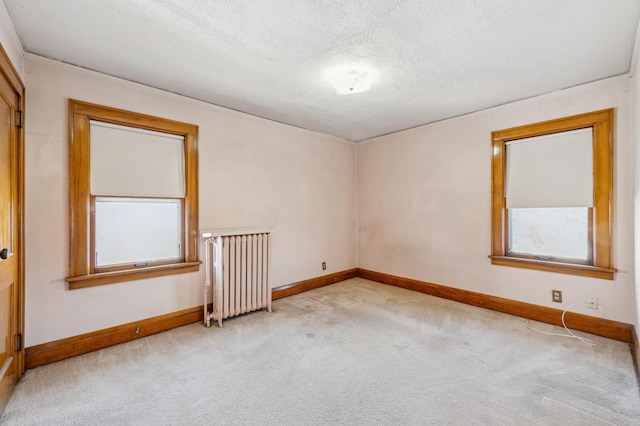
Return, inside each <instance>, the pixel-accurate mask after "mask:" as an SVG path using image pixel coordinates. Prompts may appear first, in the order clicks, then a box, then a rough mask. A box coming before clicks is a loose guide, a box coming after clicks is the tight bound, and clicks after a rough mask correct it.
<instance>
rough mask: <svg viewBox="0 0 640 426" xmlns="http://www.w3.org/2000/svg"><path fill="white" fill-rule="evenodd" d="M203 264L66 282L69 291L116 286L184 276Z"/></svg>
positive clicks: (133, 270)
mask: <svg viewBox="0 0 640 426" xmlns="http://www.w3.org/2000/svg"><path fill="white" fill-rule="evenodd" d="M201 263H202V262H200V261H198V262H184V263H173V264H171V265H160V266H152V267H148V268H139V269H127V270H125V271H114V272H100V273H96V274H89V275H79V276H77V277H67V278H65V281H66V282H68V283H69V290H76V289H79V288H86V287H95V286H99V285H106V284H115V283H121V282H125V281H133V280H141V279H144V278H154V277H160V276H164V275H173V274H183V273H186V272H197V271H198V270H199V269H200V264H201Z"/></svg>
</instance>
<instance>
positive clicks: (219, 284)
mask: <svg viewBox="0 0 640 426" xmlns="http://www.w3.org/2000/svg"><path fill="white" fill-rule="evenodd" d="M201 236H202V237H203V238H206V240H205V256H206V261H205V264H206V265H205V267H206V279H205V288H204V322H205V325H206V326H207V327H210V326H211V320H215V321H216V322H217V323H218V326H219V327H222V320H223V319H226V318H229V317H234V316H237V315H241V314H244V313H247V312H253V311H257V310H260V309H264V308H266V309H267V310H268V311H269V312H271V285H270V279H269V277H270V270H271V267H270V263H271V235H270V232H269V231H259V232H258V231H253V232H252V231H247V232H239V231H235V230H234V231H227V232H218V233H215V232H208V231H204V232H201ZM211 277H213V286H212V285H211ZM210 287H213V297H212V299H213V310H212V311H211V312H209V310H208V293H209V288H210Z"/></svg>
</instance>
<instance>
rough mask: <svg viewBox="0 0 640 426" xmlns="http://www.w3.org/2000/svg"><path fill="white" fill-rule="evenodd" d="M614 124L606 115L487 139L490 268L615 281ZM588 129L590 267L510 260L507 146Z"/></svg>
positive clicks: (515, 129) (588, 115) (531, 126)
mask: <svg viewBox="0 0 640 426" xmlns="http://www.w3.org/2000/svg"><path fill="white" fill-rule="evenodd" d="M613 118H614V110H613V108H611V109H606V110H600V111H594V112H590V113H586V114H580V115H574V116H571V117H564V118H560V119H556V120H550V121H544V122H540V123H534V124H528V125H524V126H519V127H513V128H510V129H505V130H498V131H494V132H492V133H491V138H492V159H491V162H492V167H491V255H490V256H489V257H490V258H491V263H492V264H494V265H502V266H513V267H519V268H526V269H536V270H541V271H548V272H558V273H563V274H571V275H579V276H585V277H592V278H603V279H609V280H612V279H614V274H615V272H617V270H616V269H615V268H614V267H613V241H612V240H613V132H614V130H613V129H614V127H613ZM589 127H591V128H592V129H593V187H594V188H593V191H594V197H593V198H594V203H593V215H592V220H591V221H590V224H589V225H590V228H592V229H591V230H590V233H591V236H590V238H591V240H592V241H593V244H592V248H591V249H592V255H591V258H592V262H591V264H589V265H585V264H579V263H566V262H562V261H560V260H559V259H554V260H545V259H540V258H533V257H525V256H521V255H511V254H510V253H509V252H508V247H509V246H508V243H509V240H508V221H509V219H508V217H507V214H508V212H507V208H506V198H505V186H504V184H505V180H506V174H505V173H506V143H507V142H509V141H513V140H518V139H524V138H530V137H534V136H543V135H549V134H553V133H560V132H566V131H570V130H578V129H584V128H589Z"/></svg>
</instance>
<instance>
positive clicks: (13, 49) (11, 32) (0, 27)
mask: <svg viewBox="0 0 640 426" xmlns="http://www.w3.org/2000/svg"><path fill="white" fill-rule="evenodd" d="M0 44H1V45H2V48H3V49H4V51H5V52H7V56H9V59H10V60H11V63H12V64H13V67H14V68H15V69H16V71H17V72H18V75H19V76H20V77H21V78H24V66H23V61H22V58H23V55H24V51H23V50H22V45H21V44H20V39H18V35H17V34H16V31H15V29H14V28H13V22H11V18H10V17H9V12H7V8H6V7H5V5H4V2H2V1H0Z"/></svg>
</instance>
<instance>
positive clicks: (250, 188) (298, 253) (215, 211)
mask: <svg viewBox="0 0 640 426" xmlns="http://www.w3.org/2000/svg"><path fill="white" fill-rule="evenodd" d="M25 79H26V85H27V92H28V95H27V98H26V100H27V118H26V120H27V133H26V234H27V241H26V251H27V256H26V259H27V264H26V267H27V271H26V274H27V278H26V293H27V294H26V339H27V341H26V344H27V346H32V345H36V344H39V343H43V342H49V341H52V340H56V339H60V338H64V337H69V336H74V335H78V334H81V333H86V332H90V331H94V330H98V329H103V328H106V327H110V326H114V325H118V324H123V323H127V322H131V321H136V320H140V319H144V318H150V317H153V316H156V315H161V314H165V313H169V312H175V311H178V310H181V309H186V308H190V307H193V306H197V305H199V304H201V303H202V287H203V283H204V272H203V271H204V269H202V271H201V272H200V273H191V274H182V275H172V276H168V277H162V278H155V279H147V280H140V281H133V282H127V283H122V284H113V285H107V286H101V287H94V288H87V289H80V290H73V291H69V290H66V285H65V283H64V278H65V277H66V276H67V272H68V271H67V263H68V207H67V201H68V191H67V176H68V173H67V144H68V141H67V125H68V120H67V99H68V98H74V99H78V100H82V101H87V102H93V103H98V104H102V105H107V106H111V107H115V108H122V109H127V110H131V111H136V112H141V113H145V114H151V115H157V116H161V117H165V118H169V119H174V120H180V121H186V122H190V123H194V124H197V125H199V126H200V138H199V150H200V228H201V229H210V228H227V227H267V228H270V229H273V230H274V231H275V233H274V240H273V249H274V254H273V263H272V268H273V272H272V278H273V280H272V281H273V282H272V285H273V286H274V287H277V286H280V285H284V284H288V283H292V282H296V281H300V280H304V279H308V278H312V277H317V276H320V275H324V274H327V273H332V272H337V271H342V270H346V269H350V268H354V267H355V266H356V258H355V252H356V249H355V244H356V208H355V203H356V192H355V191H356V188H355V183H356V177H355V166H354V165H355V146H354V144H352V143H350V142H346V141H343V140H341V139H337V138H333V137H330V136H326V135H322V134H318V133H313V132H310V131H306V130H302V129H298V128H295V127H291V126H287V125H283V124H278V123H275V122H272V121H268V120H264V119H260V118H256V117H253V116H249V115H246V114H242V113H239V112H235V111H231V110H228V109H224V108H220V107H216V106H213V105H210V104H206V103H203V102H199V101H195V100H191V99H187V98H184V97H181V96H177V95H174V94H171V93H167V92H163V91H160V90H157V89H153V88H149V87H145V86H141V85H139V84H134V83H131V82H127V81H123V80H120V79H117V78H113V77H109V76H106V75H103V74H99V73H96V72H92V71H88V70H85V69H81V68H77V67H73V66H69V65H65V64H62V63H59V62H54V61H50V60H47V59H43V58H40V57H37V56H34V55H26V56H25ZM202 255H203V253H201V257H202ZM322 261H326V262H327V266H328V268H327V270H326V271H322V269H321V262H322Z"/></svg>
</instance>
